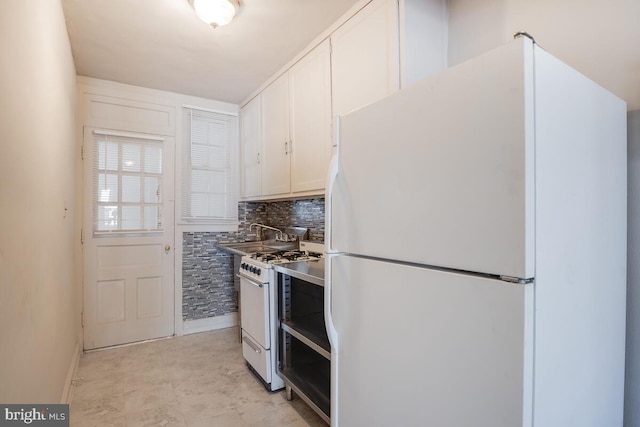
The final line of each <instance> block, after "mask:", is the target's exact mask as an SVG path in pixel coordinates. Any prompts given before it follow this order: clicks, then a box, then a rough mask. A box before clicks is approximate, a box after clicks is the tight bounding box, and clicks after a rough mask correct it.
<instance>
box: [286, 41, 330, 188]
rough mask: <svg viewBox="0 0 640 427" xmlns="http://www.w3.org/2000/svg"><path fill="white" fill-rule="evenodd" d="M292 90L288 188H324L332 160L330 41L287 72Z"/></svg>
mask: <svg viewBox="0 0 640 427" xmlns="http://www.w3.org/2000/svg"><path fill="white" fill-rule="evenodd" d="M289 83H290V86H289V89H290V91H291V95H290V100H291V105H290V107H291V143H292V147H290V148H291V187H292V191H293V192H297V191H312V190H322V189H324V183H325V179H326V174H327V170H328V168H329V162H330V161H331V59H330V45H329V41H328V40H327V41H325V42H323V43H322V44H321V45H320V46H318V47H317V48H315V49H314V50H313V51H311V52H310V53H309V54H307V55H306V56H305V57H304V58H302V60H300V62H298V63H297V64H296V65H295V66H294V67H292V68H291V70H290V71H289Z"/></svg>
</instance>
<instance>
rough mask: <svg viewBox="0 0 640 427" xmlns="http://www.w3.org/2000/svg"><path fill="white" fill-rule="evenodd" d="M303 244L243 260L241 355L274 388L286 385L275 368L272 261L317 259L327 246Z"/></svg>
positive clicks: (274, 292) (276, 318)
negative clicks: (288, 249)
mask: <svg viewBox="0 0 640 427" xmlns="http://www.w3.org/2000/svg"><path fill="white" fill-rule="evenodd" d="M300 247H301V249H302V250H293V251H275V252H268V253H260V252H259V253H255V254H253V255H246V256H243V257H242V260H241V264H240V271H239V273H240V319H241V320H240V321H241V325H242V355H243V356H244V358H245V360H246V361H247V363H248V364H249V366H250V368H251V370H252V371H253V372H254V373H256V374H257V375H258V376H259V378H260V379H261V380H262V382H263V383H264V385H265V387H266V388H267V389H268V390H271V391H275V390H279V389H281V388H284V382H283V381H282V379H281V378H280V376H278V374H277V370H276V363H277V360H276V354H275V350H276V344H277V335H276V334H277V331H278V313H277V312H278V306H277V300H276V282H275V273H274V270H273V265H274V264H283V263H287V262H295V261H304V260H315V259H318V258H321V257H322V251H323V248H324V246H323V245H321V244H320V245H317V244H316V245H313V244H311V245H309V244H308V243H307V242H301V243H300Z"/></svg>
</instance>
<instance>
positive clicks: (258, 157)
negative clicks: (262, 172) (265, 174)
mask: <svg viewBox="0 0 640 427" xmlns="http://www.w3.org/2000/svg"><path fill="white" fill-rule="evenodd" d="M256 163H257V164H260V153H258V154H257V155H256Z"/></svg>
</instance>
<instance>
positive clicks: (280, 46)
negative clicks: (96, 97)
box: [62, 0, 359, 104]
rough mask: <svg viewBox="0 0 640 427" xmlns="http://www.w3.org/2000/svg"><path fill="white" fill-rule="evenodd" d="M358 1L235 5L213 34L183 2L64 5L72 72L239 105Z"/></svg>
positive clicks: (244, 0) (105, 0)
mask: <svg viewBox="0 0 640 427" xmlns="http://www.w3.org/2000/svg"><path fill="white" fill-rule="evenodd" d="M358 1H359V0H240V4H241V7H240V10H239V11H238V14H237V15H236V18H235V19H234V20H233V21H232V22H231V23H230V24H229V25H227V26H224V27H219V28H217V29H215V30H214V29H212V28H211V27H210V26H209V25H207V24H205V23H204V22H202V21H200V20H199V19H198V18H197V17H196V14H195V12H194V10H193V8H192V7H191V5H190V3H189V1H188V0H62V5H63V8H64V13H65V17H66V21H67V29H68V32H69V38H70V40H71V48H72V51H73V58H74V62H75V65H76V72H77V74H78V75H80V76H87V77H94V78H98V79H104V80H112V81H116V82H121V83H127V84H131V85H136V86H143V87H148V88H153V89H160V90H165V91H170V92H176V93H182V94H186V95H193V96H199V97H202V98H209V99H215V100H218V101H226V102H231V103H235V104H239V103H240V102H241V101H243V100H244V99H245V98H246V97H247V96H249V95H250V94H251V93H252V92H253V91H255V90H256V89H257V88H258V87H259V86H260V85H261V84H262V83H264V82H265V81H266V80H267V79H268V78H269V77H271V76H272V75H273V74H274V73H275V72H277V71H278V70H279V69H280V68H282V67H283V66H284V65H285V64H286V63H287V62H289V61H290V60H291V59H292V58H293V57H294V56H295V55H296V54H298V53H299V52H300V51H301V50H302V49H303V48H304V47H305V46H307V45H308V44H309V43H310V42H311V41H312V40H313V39H314V38H316V37H317V36H318V35H320V34H321V33H322V32H323V31H324V30H325V29H326V28H328V27H329V26H330V25H331V24H332V23H333V22H334V21H336V20H337V19H338V18H339V17H340V16H341V15H342V14H344V13H345V12H346V11H347V10H349V9H350V8H351V7H352V6H353V5H354V4H355V3H357V2H358Z"/></svg>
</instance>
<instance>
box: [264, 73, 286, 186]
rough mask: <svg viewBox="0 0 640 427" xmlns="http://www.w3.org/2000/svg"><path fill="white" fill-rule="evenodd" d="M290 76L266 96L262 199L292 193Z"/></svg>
mask: <svg viewBox="0 0 640 427" xmlns="http://www.w3.org/2000/svg"><path fill="white" fill-rule="evenodd" d="M290 151H291V141H290V138H289V74H288V73H285V74H284V75H282V76H281V77H279V78H278V80H276V81H275V82H273V83H271V84H270V85H269V86H268V87H267V88H266V89H265V90H264V91H263V92H262V153H261V157H262V159H261V161H262V195H263V196H273V195H278V194H288V193H290V192H291V155H290Z"/></svg>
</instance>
